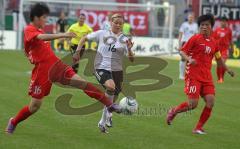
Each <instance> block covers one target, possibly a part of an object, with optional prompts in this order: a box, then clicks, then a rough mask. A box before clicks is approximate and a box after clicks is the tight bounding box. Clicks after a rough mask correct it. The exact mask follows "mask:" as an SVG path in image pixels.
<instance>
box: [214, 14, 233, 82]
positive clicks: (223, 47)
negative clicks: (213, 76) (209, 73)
mask: <svg viewBox="0 0 240 149" xmlns="http://www.w3.org/2000/svg"><path fill="white" fill-rule="evenodd" d="M220 20H221V22H220V27H218V28H216V29H215V30H214V31H213V34H212V36H213V38H215V39H216V40H217V43H218V44H219V48H220V49H219V50H220V52H221V55H222V58H223V60H224V63H226V61H227V59H228V55H229V48H231V49H233V44H232V30H231V29H230V28H229V27H228V22H227V21H228V19H227V18H226V17H223V18H221V19H220ZM225 71H226V70H225V69H224V68H223V67H217V70H216V73H217V77H218V80H217V82H218V83H223V82H224V74H225Z"/></svg>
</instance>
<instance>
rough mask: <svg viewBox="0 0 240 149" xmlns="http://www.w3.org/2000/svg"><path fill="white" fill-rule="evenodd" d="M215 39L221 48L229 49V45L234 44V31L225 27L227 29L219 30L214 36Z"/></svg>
mask: <svg viewBox="0 0 240 149" xmlns="http://www.w3.org/2000/svg"><path fill="white" fill-rule="evenodd" d="M212 36H213V38H215V39H216V40H217V42H218V44H219V47H220V48H221V47H222V48H223V49H228V48H229V45H230V44H231V42H232V31H231V29H230V28H228V27H225V28H221V27H219V28H217V29H216V30H215V31H214V32H213V34H212Z"/></svg>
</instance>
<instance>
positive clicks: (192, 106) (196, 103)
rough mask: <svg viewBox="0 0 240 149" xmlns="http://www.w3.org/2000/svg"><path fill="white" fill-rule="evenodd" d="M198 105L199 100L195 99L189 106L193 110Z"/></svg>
mask: <svg viewBox="0 0 240 149" xmlns="http://www.w3.org/2000/svg"><path fill="white" fill-rule="evenodd" d="M197 106H198V102H197V101H193V102H190V103H189V108H190V109H191V110H192V109H195V108H197Z"/></svg>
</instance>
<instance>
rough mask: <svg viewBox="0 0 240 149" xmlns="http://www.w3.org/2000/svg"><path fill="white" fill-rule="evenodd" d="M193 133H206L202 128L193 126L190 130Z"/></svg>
mask: <svg viewBox="0 0 240 149" xmlns="http://www.w3.org/2000/svg"><path fill="white" fill-rule="evenodd" d="M192 133H193V134H199V135H205V134H207V133H206V132H205V131H204V130H203V129H202V128H195V129H194V130H193V131H192Z"/></svg>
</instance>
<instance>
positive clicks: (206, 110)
mask: <svg viewBox="0 0 240 149" xmlns="http://www.w3.org/2000/svg"><path fill="white" fill-rule="evenodd" d="M211 112H212V108H208V107H206V106H205V107H204V109H203V111H202V114H201V116H200V119H199V121H198V123H197V126H196V129H201V128H202V127H203V125H204V124H205V123H206V121H207V120H208V118H209V117H210V115H211Z"/></svg>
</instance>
